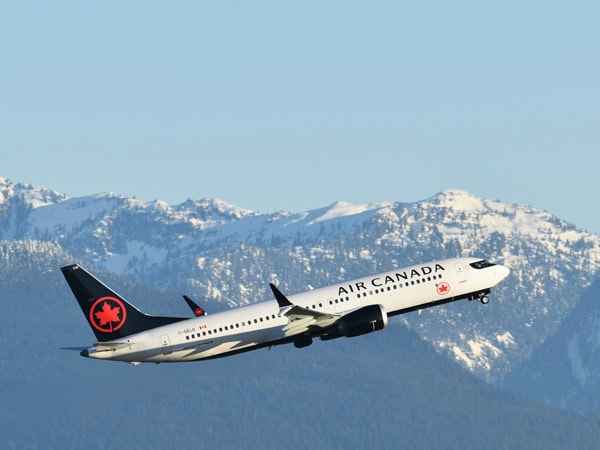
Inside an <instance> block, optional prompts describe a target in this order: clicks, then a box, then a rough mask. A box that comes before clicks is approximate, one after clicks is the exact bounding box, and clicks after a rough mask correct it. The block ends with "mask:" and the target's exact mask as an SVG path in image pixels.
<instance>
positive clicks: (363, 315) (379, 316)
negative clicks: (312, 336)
mask: <svg viewBox="0 0 600 450" xmlns="http://www.w3.org/2000/svg"><path fill="white" fill-rule="evenodd" d="M387 324H388V316H387V313H386V312H385V310H384V309H383V306H381V305H369V306H365V307H364V308H360V309H357V310H356V311H352V312H351V313H350V314H346V315H345V316H344V317H342V318H341V319H340V320H339V321H338V323H337V327H336V328H334V329H333V330H331V331H330V332H329V333H327V334H326V335H325V336H322V337H321V339H323V340H328V339H335V338H338V337H342V336H345V337H354V336H360V335H363V334H367V333H372V332H373V331H378V330H383V329H384V328H385V327H387Z"/></svg>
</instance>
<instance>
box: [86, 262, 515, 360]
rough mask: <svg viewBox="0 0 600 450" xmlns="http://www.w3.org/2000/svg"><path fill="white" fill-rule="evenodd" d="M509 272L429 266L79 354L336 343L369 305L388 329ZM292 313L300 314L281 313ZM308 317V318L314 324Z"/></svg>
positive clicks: (206, 354)
mask: <svg viewBox="0 0 600 450" xmlns="http://www.w3.org/2000/svg"><path fill="white" fill-rule="evenodd" d="M508 274H509V269H508V268H507V267H505V266H502V265H499V264H491V263H487V261H485V260H482V259H481V258H452V259H444V260H440V261H432V262H429V263H425V264H417V265H414V266H411V267H406V268H401V269H397V270H391V271H389V272H384V273H380V274H377V275H372V276H368V277H364V278H359V279H356V280H352V281H348V282H343V283H339V284H335V285H331V286H327V287H323V288H318V289H313V290H310V291H306V292H302V293H298V294H294V295H290V296H289V297H287V299H288V300H289V302H290V303H291V304H292V305H291V306H288V307H287V308H285V307H283V306H282V304H281V303H280V302H278V301H277V300H268V301H264V302H261V303H255V304H252V305H249V306H243V307H239V308H235V309H231V310H228V311H223V312H219V313H214V314H209V315H204V316H200V317H195V318H190V319H187V320H180V321H178V322H175V323H170V324H167V325H163V326H159V327H157V328H152V329H147V330H145V331H141V332H139V333H136V334H131V335H128V336H124V337H122V338H119V339H115V340H111V341H109V342H100V343H98V344H96V345H95V346H94V347H91V348H89V349H87V350H84V352H82V355H83V356H87V357H89V358H95V359H108V360H117V361H125V362H129V363H133V364H137V363H141V362H154V363H162V362H184V361H195V360H201V359H207V358H215V357H220V356H226V355H229V354H234V353H238V352H242V351H247V350H251V349H254V348H259V347H265V346H272V345H278V344H282V343H288V342H298V343H302V342H306V343H307V345H308V344H309V343H310V342H312V338H313V337H315V338H316V337H321V338H322V339H328V338H334V337H338V335H335V334H333V335H332V334H331V331H327V330H328V327H335V326H336V322H337V321H338V320H339V319H341V318H343V317H344V316H346V315H348V314H350V313H352V312H354V311H358V310H360V309H361V308H365V307H367V306H369V305H378V306H379V307H380V309H381V311H382V313H383V316H384V317H383V318H382V320H383V322H384V323H383V326H381V327H380V328H377V329H381V328H384V327H385V326H386V325H387V316H394V315H397V314H402V313H404V312H409V311H414V310H418V309H423V308H427V307H430V306H435V305H438V304H444V303H448V302H450V301H454V300H458V299H463V298H469V299H475V298H478V299H482V303H483V302H485V303H487V294H488V293H489V290H490V288H492V287H494V286H496V285H497V284H498V283H499V282H500V281H502V280H503V279H505V278H506V277H507V276H508ZM297 307H299V308H297ZM290 308H296V310H297V311H300V313H299V314H291V313H289V314H288V313H286V311H287V310H289V309H290ZM309 312H314V314H315V316H316V322H315V319H314V318H311V317H310V314H309ZM303 321H304V322H303ZM314 323H316V325H314ZM295 330H300V331H301V332H300V333H296V331H295ZM336 332H337V331H336ZM361 334H364V333H361ZM302 339H304V340H305V341H302ZM297 346H304V345H297Z"/></svg>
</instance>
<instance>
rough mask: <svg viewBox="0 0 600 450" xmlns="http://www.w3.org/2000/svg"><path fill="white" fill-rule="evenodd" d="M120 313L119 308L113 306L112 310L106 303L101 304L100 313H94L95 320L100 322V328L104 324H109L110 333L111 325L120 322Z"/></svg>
mask: <svg viewBox="0 0 600 450" xmlns="http://www.w3.org/2000/svg"><path fill="white" fill-rule="evenodd" d="M120 313H121V308H120V307H118V306H115V307H114V308H113V307H112V306H110V305H109V304H108V302H104V303H103V304H102V311H97V312H96V313H94V315H95V316H96V319H98V320H99V321H100V326H104V325H106V324H110V331H112V323H113V322H117V323H118V322H120V321H121V318H120V317H119V314H120Z"/></svg>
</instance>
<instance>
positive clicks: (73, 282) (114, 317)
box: [61, 265, 186, 342]
mask: <svg viewBox="0 0 600 450" xmlns="http://www.w3.org/2000/svg"><path fill="white" fill-rule="evenodd" d="M61 270H62V273H63V275H64V276H65V278H66V280H67V283H69V287H70V288H71V290H72V291H73V295H75V298H76V299H77V302H78V303H79V306H81V310H82V311H83V315H84V316H85V318H86V319H87V321H88V322H89V324H90V327H92V331H93V332H94V334H95V335H96V339H98V342H106V341H112V340H114V339H118V338H121V337H124V336H129V335H131V334H135V333H139V332H140V331H144V330H149V329H151V328H156V327H160V326H162V325H167V324H169V323H173V322H179V321H180V320H186V319H185V318H179V317H158V316H149V315H147V314H144V313H143V312H142V311H140V310H139V309H137V308H136V307H135V306H133V305H132V304H130V303H128V302H127V300H125V299H124V298H123V297H121V296H120V295H119V294H117V293H116V292H114V291H113V290H112V289H110V288H109V287H108V286H106V285H105V284H104V283H102V282H101V281H100V280H98V279H97V278H95V277H94V276H93V275H92V274H90V273H89V272H87V271H86V270H85V269H83V268H81V267H80V266H78V265H71V266H66V267H63V268H62V269H61Z"/></svg>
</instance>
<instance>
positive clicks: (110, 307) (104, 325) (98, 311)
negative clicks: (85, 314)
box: [90, 297, 126, 333]
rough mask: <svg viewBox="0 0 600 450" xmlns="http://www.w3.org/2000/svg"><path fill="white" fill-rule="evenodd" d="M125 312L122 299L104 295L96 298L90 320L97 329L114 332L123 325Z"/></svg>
mask: <svg viewBox="0 0 600 450" xmlns="http://www.w3.org/2000/svg"><path fill="white" fill-rule="evenodd" d="M125 314H126V310H125V307H124V306H123V303H121V301H120V300H118V299H116V298H114V297H102V298H99V299H98V300H96V301H95V302H94V304H93V305H92V308H91V309H90V322H91V323H92V325H93V327H94V328H95V329H97V330H99V331H102V332H104V333H112V332H113V331H117V330H118V329H119V328H121V327H122V326H123V324H124V323H125Z"/></svg>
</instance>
